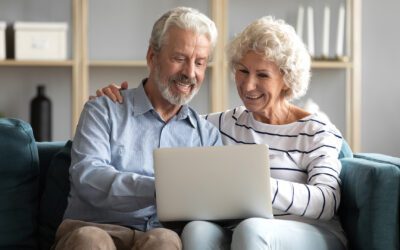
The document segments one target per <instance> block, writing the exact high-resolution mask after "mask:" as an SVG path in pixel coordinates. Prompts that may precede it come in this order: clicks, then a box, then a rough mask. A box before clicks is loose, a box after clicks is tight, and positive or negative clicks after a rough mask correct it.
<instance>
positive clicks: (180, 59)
mask: <svg viewBox="0 0 400 250" xmlns="http://www.w3.org/2000/svg"><path fill="white" fill-rule="evenodd" d="M184 60H185V59H184V58H183V57H175V61H177V62H183V61H184Z"/></svg>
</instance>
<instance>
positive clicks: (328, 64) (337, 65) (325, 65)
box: [311, 60, 353, 69]
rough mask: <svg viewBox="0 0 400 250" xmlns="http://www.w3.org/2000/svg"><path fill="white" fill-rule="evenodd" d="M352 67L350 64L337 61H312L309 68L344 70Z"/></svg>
mask: <svg viewBox="0 0 400 250" xmlns="http://www.w3.org/2000/svg"><path fill="white" fill-rule="evenodd" d="M352 66H353V63H352V62H346V61H339V60H313V61H312V62H311V67H312V68H314V69H346V68H351V67H352Z"/></svg>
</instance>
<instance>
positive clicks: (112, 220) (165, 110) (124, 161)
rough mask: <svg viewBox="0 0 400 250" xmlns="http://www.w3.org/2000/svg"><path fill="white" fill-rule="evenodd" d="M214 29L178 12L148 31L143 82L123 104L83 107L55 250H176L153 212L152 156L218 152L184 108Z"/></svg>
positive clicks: (102, 101)
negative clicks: (163, 151)
mask: <svg viewBox="0 0 400 250" xmlns="http://www.w3.org/2000/svg"><path fill="white" fill-rule="evenodd" d="M216 36H217V30H216V27H215V24H214V23H213V22H212V21H211V20H210V19H209V18H208V17H206V16H205V15H203V14H202V13H200V12H198V11H197V10H194V9H191V8H184V7H178V8H175V9H172V10H170V11H168V12H167V13H165V14H164V15H163V16H161V17H160V18H159V19H158V20H157V21H156V23H155V24H154V26H153V30H152V33H151V38H150V43H149V48H148V51H147V55H146V60H147V65H148V68H149V71H150V73H149V76H148V78H146V79H144V80H143V81H142V83H141V84H140V86H139V87H137V88H135V89H129V90H125V91H123V94H122V95H123V98H124V100H125V102H124V103H123V104H122V105H120V104H115V103H114V102H112V101H111V100H110V99H108V98H105V97H103V98H97V99H95V100H91V101H89V102H88V103H86V105H85V107H84V109H83V111H82V114H81V117H80V120H79V124H78V127H77V130H76V135H75V138H74V143H73V147H72V162H71V168H70V180H71V191H70V196H69V200H68V206H67V209H66V211H65V214H64V221H63V222H62V224H61V225H60V227H59V228H58V230H57V234H56V243H55V245H54V248H55V249H78V248H79V249H181V242H180V239H179V236H178V235H177V234H176V233H175V232H173V231H171V230H168V229H165V228H162V226H161V224H160V223H159V221H158V219H157V214H156V209H155V198H154V194H155V187H154V170H153V157H152V153H153V150H154V149H155V148H159V147H177V146H180V147H182V146H190V147H193V146H212V145H221V138H220V135H219V132H218V130H217V129H216V128H215V127H213V125H211V124H210V123H209V122H207V121H205V120H203V119H202V118H200V117H199V116H198V114H197V113H196V112H195V111H194V110H193V109H191V108H190V107H189V106H187V103H188V102H189V101H190V100H191V99H192V97H193V96H194V95H195V94H196V93H197V91H198V90H199V88H200V86H201V84H202V82H203V79H204V74H205V70H206V67H207V62H208V60H209V57H210V54H211V53H212V50H213V47H214V45H215V42H216Z"/></svg>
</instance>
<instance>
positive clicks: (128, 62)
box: [89, 60, 147, 67]
mask: <svg viewBox="0 0 400 250" xmlns="http://www.w3.org/2000/svg"><path fill="white" fill-rule="evenodd" d="M89 66H92V67H147V63H146V61H145V60H137V61H133V60H132V61H131V60H126V61H111V60H96V61H91V62H89Z"/></svg>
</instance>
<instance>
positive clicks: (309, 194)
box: [271, 131, 342, 220]
mask: <svg viewBox="0 0 400 250" xmlns="http://www.w3.org/2000/svg"><path fill="white" fill-rule="evenodd" d="M341 145H342V137H341V136H339V135H338V134H337V133H333V132H331V131H328V132H326V133H324V134H320V135H319V136H318V138H317V139H316V140H314V143H313V145H312V146H311V147H310V148H311V150H310V151H309V152H307V154H305V156H304V157H303V161H302V162H303V164H304V166H306V173H307V181H306V183H305V184H303V183H296V182H291V181H286V180H278V179H271V187H272V202H273V203H272V204H273V208H275V209H278V210H280V211H282V212H283V213H284V214H294V215H298V216H304V217H308V218H312V219H321V220H330V219H332V217H333V216H334V215H335V212H336V210H337V209H338V207H339V203H340V179H339V174H340V171H341V163H340V161H339V159H338V156H339V152H340V148H341Z"/></svg>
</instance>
